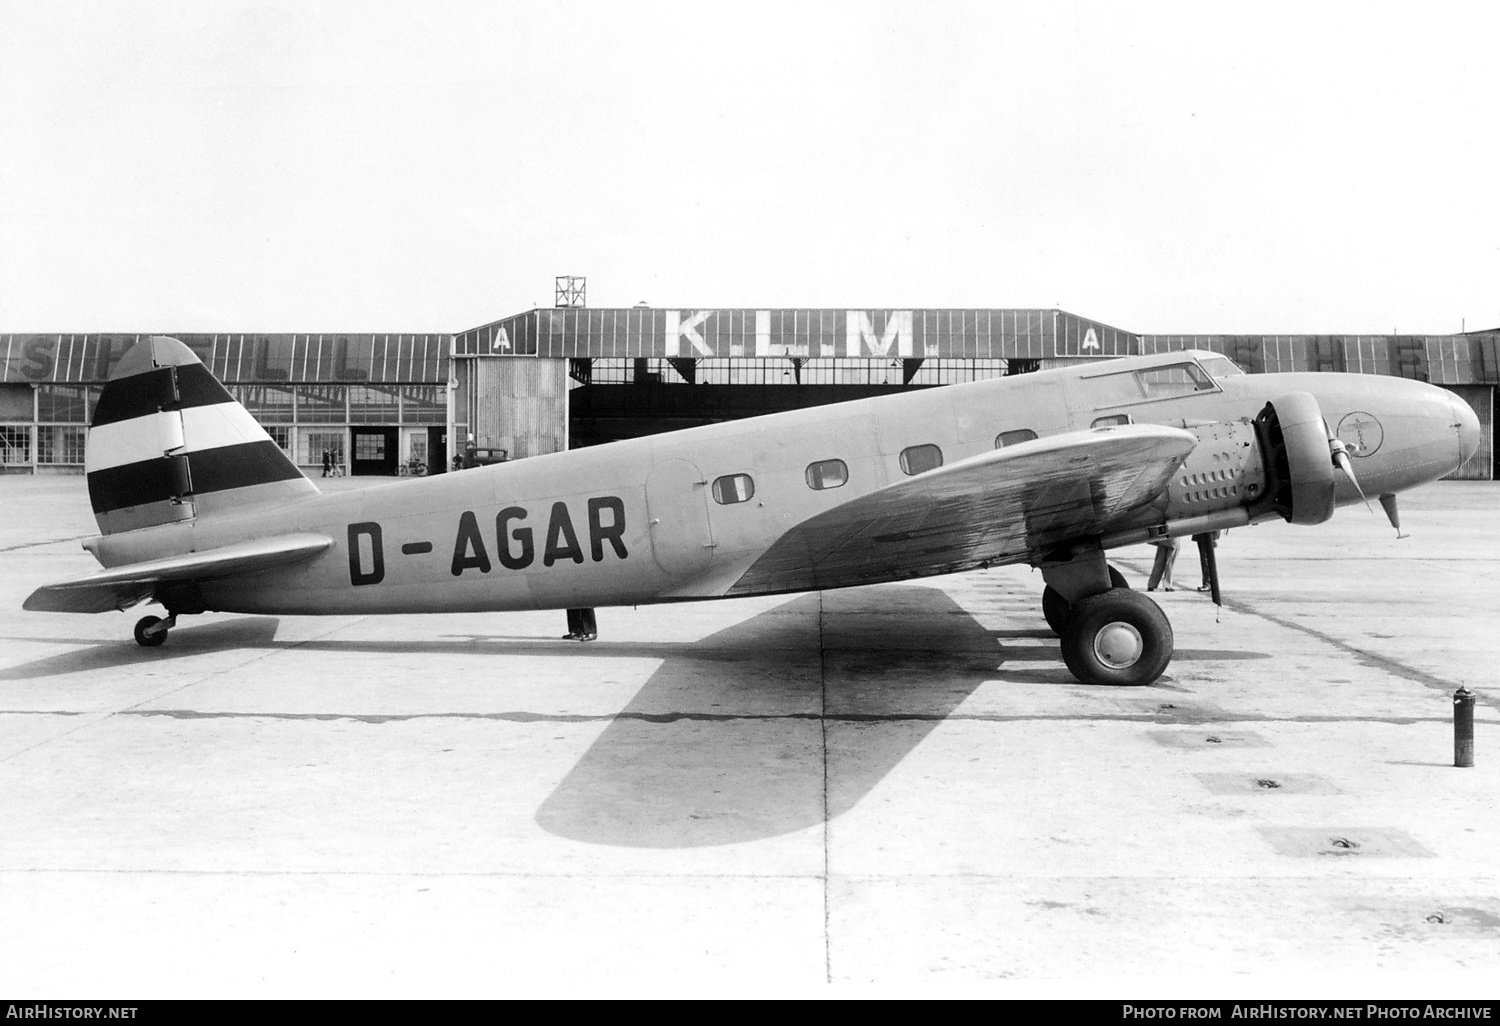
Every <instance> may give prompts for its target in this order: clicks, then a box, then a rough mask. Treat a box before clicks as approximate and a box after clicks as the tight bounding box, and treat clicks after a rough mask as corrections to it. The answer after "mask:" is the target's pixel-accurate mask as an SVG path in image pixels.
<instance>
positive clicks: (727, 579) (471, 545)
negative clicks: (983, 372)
mask: <svg viewBox="0 0 1500 1026" xmlns="http://www.w3.org/2000/svg"><path fill="white" fill-rule="evenodd" d="M1478 441H1479V423H1478V420H1477V418H1476V417H1475V415H1474V412H1473V411H1472V410H1471V409H1470V408H1469V407H1468V406H1467V405H1466V404H1465V403H1464V402H1463V401H1462V400H1461V399H1458V398H1456V397H1455V396H1454V395H1453V394H1452V393H1449V392H1446V391H1444V390H1443V389H1440V388H1437V387H1435V386H1432V385H1428V384H1425V383H1422V382H1416V381H1409V380H1404V379H1399V378H1391V377H1381V376H1371V375H1359V374H1332V373H1312V374H1259V375H1246V374H1244V373H1243V372H1242V371H1240V370H1239V368H1237V367H1236V366H1235V365H1234V364H1233V363H1231V362H1230V361H1229V360H1228V359H1226V358H1225V357H1222V356H1219V355H1217V354H1214V353H1210V352H1193V351H1189V352H1174V353H1163V354H1159V355H1155V356H1142V357H1133V358H1125V359H1118V360H1110V361H1105V362H1098V363H1090V364H1086V365H1081V366H1075V367H1068V368H1064V369H1059V370H1049V371H1042V372H1039V373H1034V374H1026V375H1018V376H1014V377H1007V378H1002V379H999V380H993V381H983V382H974V383H972V384H963V385H950V386H947V387H944V388H935V389H928V390H923V391H917V392H909V393H905V394H901V395H893V396H885V397H879V398H873V399H863V400H858V401H853V402H847V403H839V404H836V405H832V406H823V407H818V408H813V409H806V410H796V411H792V412H788V413H777V414H771V415H768V416H763V417H755V418H752V419H748V420H740V421H733V422H729V423H723V424H715V425H710V426H707V427H699V428H693V429H689V430H684V431H676V432H671V433H668V434H660V435H654V436H651V437H647V438H639V439H632V440H629V441H622V442H615V443H613V444H610V445H606V446H599V447H594V448H587V449H580V450H574V451H570V452H560V453H553V454H550V455H546V456H538V457H534V458H531V459H526V460H520V461H516V462H511V463H502V464H498V465H495V466H489V467H482V468H477V469H473V470H467V471H464V472H462V473H453V474H444V475H441V476H437V477H430V478H416V479H407V480H402V481H397V482H393V483H390V484H385V485H380V486H374V487H370V488H366V489H363V490H358V491H350V492H341V493H338V494H327V495H325V494H322V493H320V492H319V491H318V489H317V487H316V486H315V485H314V484H313V482H312V481H310V480H308V479H307V478H306V477H304V476H303V475H302V473H301V472H300V471H299V470H298V469H297V467H296V466H295V465H294V464H293V463H292V462H291V461H290V460H289V459H288V458H287V457H286V455H285V454H284V453H283V452H282V451H281V449H280V448H278V447H277V445H276V443H275V442H273V441H272V440H271V439H270V437H269V436H267V434H266V433H265V432H264V431H263V430H262V429H261V428H260V426H259V425H258V424H257V423H256V422H255V420H254V418H252V417H251V416H250V414H249V413H248V412H247V411H246V410H245V409H244V408H243V407H241V406H240V405H239V404H238V403H236V402H235V401H234V399H233V398H232V397H231V396H230V394H229V393H228V392H227V391H226V390H225V389H224V387H223V386H222V385H220V384H219V382H218V381H216V380H215V379H214V377H213V376H212V374H210V373H209V371H208V369H207V368H206V367H204V366H203V364H202V363H201V362H199V360H198V358H197V357H196V356H195V355H194V354H193V352H192V351H191V350H190V349H188V347H187V346H185V345H183V344H182V343H180V342H178V341H176V340H175V339H171V338H166V337H162V336H156V337H153V338H151V339H149V341H143V342H141V343H138V344H137V345H136V346H135V347H134V348H133V349H132V350H131V351H130V352H129V353H127V354H126V355H125V357H124V358H122V359H121V361H120V362H119V364H118V365H117V367H116V369H115V371H114V373H113V374H112V375H111V377H110V380H109V382H108V383H107V385H106V386H105V388H104V391H103V393H102V394H101V395H100V398H99V402H98V404H97V409H96V411H95V414H94V418H93V423H92V424H91V426H90V430H89V438H88V448H87V456H86V467H85V469H86V471H87V474H88V487H89V496H90V499H91V501H92V503H93V508H94V514H95V517H96V519H97V520H98V524H99V530H100V535H99V536H98V537H96V538H91V539H89V540H88V541H86V542H85V543H84V548H85V549H87V550H88V551H89V552H91V553H92V554H93V555H94V556H95V558H97V559H98V560H99V562H100V563H101V564H102V565H103V566H104V567H105V568H106V569H103V570H101V571H98V572H95V573H93V574H91V575H89V576H85V577H80V578H77V579H75V580H68V581H63V582H61V583H58V584H52V585H48V586H46V587H43V588H39V589H38V590H37V591H35V592H34V593H32V595H31V596H30V597H29V598H28V599H27V600H26V603H25V608H27V609H31V610H52V611H66V612H79V613H94V612H104V611H107V610H114V609H119V610H123V609H127V608H129V607H131V606H133V605H135V604H137V603H140V602H146V601H154V602H157V603H160V604H161V605H162V606H163V607H164V608H165V611H166V613H167V615H166V617H165V618H164V619H163V618H158V617H155V616H147V617H145V618H143V619H142V620H140V622H139V623H137V624H136V627H135V638H136V640H137V641H138V642H139V643H140V644H142V645H146V646H153V645H159V644H161V643H162V642H163V641H165V640H166V637H167V631H168V629H170V628H171V627H172V626H174V625H175V624H176V623H177V620H178V618H179V617H181V616H185V615H188V614H192V613H201V612H204V611H207V610H217V611H224V612H238V613H263V614H277V615H285V614H365V613H397V614H400V613H437V612H480V611H490V610H496V611H498V610H519V609H561V608H576V607H580V606H619V605H643V604H647V603H655V602H676V601H684V600H691V599H706V598H724V597H730V596H736V595H766V594H775V593H782V592H799V591H812V590H818V589H823V588H842V587H848V586H851V585H859V584H874V583H877V582H881V581H896V580H907V579H911V578H917V577H929V576H934V575H937V574H949V573H958V572H961V571H964V570H972V569H975V568H980V567H990V566H999V565H1003V564H1008V563H1028V564H1030V565H1031V566H1033V567H1037V568H1039V569H1040V570H1041V572H1042V578H1043V580H1044V582H1045V589H1044V592H1043V597H1042V606H1043V612H1044V614H1045V616H1046V618H1047V621H1048V623H1049V624H1050V625H1051V626H1052V628H1053V629H1054V630H1055V631H1056V632H1057V634H1058V635H1059V636H1060V638H1061V643H1062V644H1061V647H1062V657H1063V660H1064V662H1066V664H1067V666H1068V669H1069V670H1070V671H1071V672H1072V673H1073V675H1074V676H1075V677H1077V678H1078V679H1079V680H1080V681H1083V682H1084V683H1088V684H1121V685H1140V684H1149V683H1151V682H1152V681H1155V680H1156V679H1157V678H1158V677H1159V676H1160V675H1161V674H1162V672H1163V671H1164V670H1165V669H1166V667H1167V664H1168V661H1169V660H1170V659H1171V657H1172V645H1173V638H1172V628H1171V625H1170V624H1169V623H1168V621H1167V618H1166V616H1165V615H1164V614H1163V613H1162V611H1161V609H1160V608H1159V607H1158V606H1157V605H1156V604H1155V603H1154V602H1152V601H1151V600H1150V599H1149V598H1147V597H1145V596H1144V595H1142V594H1140V593H1138V592H1135V591H1132V590H1130V589H1129V588H1128V587H1127V586H1126V585H1125V581H1124V579H1123V577H1121V576H1120V575H1119V573H1118V571H1116V570H1114V569H1113V568H1112V567H1110V566H1109V565H1108V564H1107V563H1106V562H1105V553H1106V552H1108V551H1109V550H1111V549H1115V548H1117V547H1120V546H1125V545H1136V544H1140V543H1143V542H1148V541H1153V540H1160V539H1165V538H1175V537H1180V536H1196V537H1198V538H1200V539H1205V540H1206V539H1207V538H1208V537H1209V536H1210V533H1211V532H1214V531H1218V530H1222V529H1225V528H1233V527H1241V526H1244V525H1248V524H1253V523H1258V522H1261V521H1268V520H1278V519H1281V520H1287V521H1290V522H1291V523H1293V524H1318V523H1322V522H1324V521H1326V520H1328V518H1329V517H1331V516H1332V515H1333V511H1334V509H1335V507H1337V506H1340V505H1345V504H1348V503H1357V502H1360V501H1361V500H1362V499H1363V498H1364V497H1365V496H1366V495H1372V496H1379V497H1380V500H1381V502H1382V505H1384V506H1385V509H1386V512H1387V514H1388V515H1389V516H1390V519H1391V522H1392V523H1393V524H1397V515H1396V503H1395V495H1396V493H1397V492H1399V491H1401V490H1403V489H1407V488H1412V487H1414V486H1416V485H1420V484H1424V483H1426V482H1429V481H1434V480H1436V479H1438V478H1440V477H1442V476H1444V475H1446V474H1448V473H1450V472H1451V471H1453V470H1454V469H1455V468H1457V467H1458V466H1460V465H1461V464H1463V463H1464V461H1466V460H1467V459H1468V458H1469V457H1470V456H1471V455H1472V454H1473V453H1474V451H1475V449H1476V448H1477V447H1478ZM1356 475H1357V477H1356ZM1398 528H1399V525H1398ZM1200 545H1202V546H1203V549H1204V553H1205V556H1209V557H1211V554H1212V546H1211V544H1206V543H1205V542H1203V541H1200ZM1210 568H1212V567H1210ZM1214 579H1215V599H1216V600H1217V583H1216V580H1217V579H1216V575H1215V578H1214Z"/></svg>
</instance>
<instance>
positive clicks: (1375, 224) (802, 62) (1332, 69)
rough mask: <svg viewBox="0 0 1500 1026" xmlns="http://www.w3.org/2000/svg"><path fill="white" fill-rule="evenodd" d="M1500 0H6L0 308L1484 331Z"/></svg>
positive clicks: (48, 313)
mask: <svg viewBox="0 0 1500 1026" xmlns="http://www.w3.org/2000/svg"><path fill="white" fill-rule="evenodd" d="M1497 30H1500V5H1494V4H1490V3H1460V4H1442V3H1433V2H1430V0H1429V2H1423V3H1416V2H1413V3H1411V4H1408V5H1399V6H1398V5H1395V4H1385V3H1368V2H1367V3H1359V4H1333V3H1311V2H1305V0H1304V2H1300V3H1289V4H1274V3H1266V2H1258V3H1254V4H1203V3H1195V4H1180V5H1178V4H1156V3H1145V2H1140V0H1132V2H1129V3H1122V2H1110V3H1089V2H1081V3H1075V4H1072V5H1069V4H1065V3H1052V2H1042V0H1033V2H1029V3H1021V4H1004V3H997V2H979V3H959V2H949V3H938V2H926V3H895V2H881V0H869V2H864V3H821V2H816V0H795V2H790V3H785V4H780V3H774V2H769V0H752V2H747V3H743V4H734V5H732V4H719V3H713V4H710V3H703V2H695V3H647V2H641V0H630V2H615V3H561V2H546V3H498V2H433V0H422V2H420V3H418V2H405V3H400V4H396V3H370V2H361V3H347V4H343V3H317V2H301V0H298V2H295V3H292V2H280V3H249V2H244V3H233V2H219V3H211V2H210V3H205V2H202V0H191V2H182V3H169V2H165V0H151V2H142V3H67V2H59V0H41V2H35V3H25V2H21V3H18V2H13V0H0V331H111V330H112V331H149V330H159V331H215V330H217V331H256V330H260V331H337V330H343V331H393V332H394V331H439V332H444V331H458V330H462V329H464V328H467V327H471V326H473V325H475V324H479V323H482V322H484V321H488V320H492V319H494V318H497V317H501V316H504V315H507V314H510V313H515V312H517V311H520V310H522V309H525V308H528V307H530V306H532V305H543V306H546V305H550V304H551V301H552V278H553V276H554V275H556V274H565V273H567V274H584V275H587V276H588V279H589V302H590V305H592V306H629V305H632V304H634V303H636V302H637V301H640V300H646V301H648V302H650V303H651V304H652V305H656V306H675V305H681V306H696V307H708V306H756V307H778V306H813V307H817V306H835V307H840V306H854V307H908V306H916V307H921V306H980V307H1001V306H1040V307H1049V306H1061V307H1062V308H1064V309H1067V310H1071V311H1073V312H1074V313H1078V314H1081V315H1084V316H1088V317H1094V318H1097V319H1099V320H1103V321H1105V322H1108V323H1111V324H1115V325H1118V326H1120V327H1123V328H1127V329H1130V330H1134V331H1144V332H1193V331H1202V332H1214V331H1223V332H1267V333H1272V332H1319V333H1323V332H1326V333H1337V332H1387V331H1391V330H1393V329H1394V330H1400V331H1403V332H1446V331H1457V330H1458V329H1459V326H1460V323H1461V321H1465V320H1466V321H1467V326H1468V328H1470V329H1471V330H1472V329H1475V328H1482V327H1491V326H1494V325H1497V324H1500V231H1497V227H1500V198H1497V191H1500V190H1497V185H1500V61H1497V54H1500V51H1497V48H1496V40H1497V39H1500V31H1497Z"/></svg>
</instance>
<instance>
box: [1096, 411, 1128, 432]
mask: <svg viewBox="0 0 1500 1026" xmlns="http://www.w3.org/2000/svg"><path fill="white" fill-rule="evenodd" d="M1129 423H1130V414H1128V413H1111V414H1110V415H1109V416H1108V417H1095V418H1094V423H1092V424H1090V425H1089V426H1090V427H1096V428H1102V427H1119V426H1120V425H1121V424H1129Z"/></svg>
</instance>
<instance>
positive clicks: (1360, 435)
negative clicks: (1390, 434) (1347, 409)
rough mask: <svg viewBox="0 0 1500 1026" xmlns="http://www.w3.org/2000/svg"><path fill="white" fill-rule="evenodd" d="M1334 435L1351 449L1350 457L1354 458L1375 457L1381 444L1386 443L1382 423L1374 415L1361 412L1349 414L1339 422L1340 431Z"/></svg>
mask: <svg viewBox="0 0 1500 1026" xmlns="http://www.w3.org/2000/svg"><path fill="white" fill-rule="evenodd" d="M1334 434H1336V435H1337V436H1338V438H1339V441H1341V442H1343V443H1344V444H1345V445H1346V446H1348V447H1349V455H1350V456H1354V457H1364V456H1373V455H1375V451H1376V450H1377V449H1379V448H1380V443H1381V442H1383V441H1385V429H1383V428H1382V427H1381V426H1380V421H1378V420H1376V419H1375V417H1374V415H1373V414H1369V413H1363V412H1360V411H1355V412H1354V413H1351V414H1348V415H1347V416H1345V417H1344V419H1343V420H1341V421H1339V427H1338V430H1337V431H1335V432H1334Z"/></svg>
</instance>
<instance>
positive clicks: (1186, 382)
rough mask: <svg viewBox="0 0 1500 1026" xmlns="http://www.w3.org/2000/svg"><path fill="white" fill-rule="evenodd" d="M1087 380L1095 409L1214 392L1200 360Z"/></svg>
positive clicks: (1096, 376)
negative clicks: (1198, 362)
mask: <svg viewBox="0 0 1500 1026" xmlns="http://www.w3.org/2000/svg"><path fill="white" fill-rule="evenodd" d="M1224 362H1225V363H1228V362H1229V361H1227V360H1226V361H1224ZM1085 380H1086V381H1088V383H1089V392H1090V393H1091V396H1092V398H1093V400H1094V408H1095V409H1105V408H1107V407H1110V406H1127V405H1129V404H1131V403H1139V402H1150V401H1151V400H1153V399H1172V398H1175V397H1177V396H1183V395H1192V394H1193V393H1194V392H1210V391H1213V389H1214V383H1213V381H1212V380H1211V379H1210V378H1209V376H1208V375H1207V374H1204V373H1203V372H1202V371H1201V370H1199V369H1198V365H1197V364H1196V363H1191V362H1188V361H1184V362H1182V363H1169V364H1164V365H1163V366H1160V367H1148V368H1146V369H1144V370H1132V371H1119V372H1118V373H1115V374H1098V375H1095V376H1093V377H1091V378H1086V379H1085Z"/></svg>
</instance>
